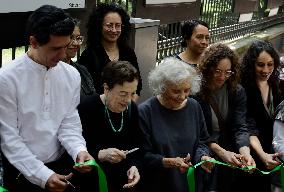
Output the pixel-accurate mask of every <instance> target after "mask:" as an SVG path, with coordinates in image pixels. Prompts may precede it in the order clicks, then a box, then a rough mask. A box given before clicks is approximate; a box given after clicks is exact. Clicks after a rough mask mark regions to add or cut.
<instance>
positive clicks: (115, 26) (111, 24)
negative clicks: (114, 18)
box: [103, 23, 123, 31]
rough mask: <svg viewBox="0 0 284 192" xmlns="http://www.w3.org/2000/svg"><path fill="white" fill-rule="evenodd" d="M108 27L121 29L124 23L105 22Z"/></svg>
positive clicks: (109, 29) (109, 28)
mask: <svg viewBox="0 0 284 192" xmlns="http://www.w3.org/2000/svg"><path fill="white" fill-rule="evenodd" d="M103 25H104V26H105V27H106V30H108V31H112V30H113V29H115V30H116V31H121V29H122V27H123V24H122V23H104V24H103Z"/></svg>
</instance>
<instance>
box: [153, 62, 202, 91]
mask: <svg viewBox="0 0 284 192" xmlns="http://www.w3.org/2000/svg"><path fill="white" fill-rule="evenodd" d="M148 80H149V87H150V89H152V92H153V94H154V95H159V94H161V93H163V92H164V91H165V90H166V89H167V85H169V84H173V85H178V84H179V83H180V82H182V81H185V80H189V82H188V83H189V84H190V94H191V95H195V94H196V93H198V92H199V90H200V84H201V76H200V75H199V74H198V73H197V71H196V69H195V68H194V67H192V66H190V65H189V64H186V63H185V62H183V61H181V60H180V59H178V58H175V57H168V58H166V59H164V60H163V61H162V62H161V63H160V64H159V65H158V66H156V67H155V68H154V69H153V70H152V71H150V73H149V77H148Z"/></svg>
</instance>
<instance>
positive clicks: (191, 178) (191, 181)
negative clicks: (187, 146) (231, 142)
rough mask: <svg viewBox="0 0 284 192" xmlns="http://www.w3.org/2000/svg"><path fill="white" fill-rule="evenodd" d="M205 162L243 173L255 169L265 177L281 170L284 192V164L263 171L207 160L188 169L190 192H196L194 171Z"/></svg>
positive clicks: (252, 167) (283, 190) (283, 189)
mask: <svg viewBox="0 0 284 192" xmlns="http://www.w3.org/2000/svg"><path fill="white" fill-rule="evenodd" d="M205 162H212V163H215V164H218V165H223V166H227V167H231V168H234V169H240V170H243V171H250V170H252V169H255V170H257V171H259V172H260V173H262V174H263V175H268V174H270V173H273V172H275V171H278V170H281V184H282V186H283V187H282V192H284V167H283V163H281V164H279V165H277V166H276V167H274V168H273V169H272V170H271V171H261V170H260V169H258V168H256V167H255V166H247V167H243V168H241V167H235V166H232V165H230V164H227V163H223V162H220V161H217V160H212V159H211V160H207V161H201V162H199V163H197V164H195V165H194V166H191V167H189V168H188V171H187V184H188V188H189V191H190V192H195V178H194V170H195V169H196V168H197V167H198V166H201V165H202V164H203V163H205Z"/></svg>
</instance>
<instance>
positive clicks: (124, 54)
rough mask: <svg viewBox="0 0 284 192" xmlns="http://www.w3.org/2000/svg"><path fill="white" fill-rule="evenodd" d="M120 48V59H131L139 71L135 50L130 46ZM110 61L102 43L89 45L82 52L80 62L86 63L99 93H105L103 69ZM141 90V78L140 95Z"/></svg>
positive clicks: (138, 92)
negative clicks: (102, 77) (93, 45)
mask: <svg viewBox="0 0 284 192" xmlns="http://www.w3.org/2000/svg"><path fill="white" fill-rule="evenodd" d="M118 48H119V60H120V61H129V62H130V63H131V64H132V65H133V66H134V67H135V68H136V69H137V70H138V71H139V66H138V62H137V57H136V55H135V52H134V50H133V49H131V48H130V47H128V46H119V47H118ZM110 61H111V60H110V59H109V57H108V55H107V53H106V51H105V49H104V47H103V46H102V45H101V44H98V45H97V46H95V47H94V48H93V47H88V48H87V49H85V50H84V51H83V52H82V54H81V56H80V59H79V64H80V65H84V66H85V67H86V68H87V69H88V71H89V72H90V74H91V76H92V78H93V81H94V85H95V88H96V92H97V93H98V94H102V93H103V86H102V79H101V73H102V71H103V68H104V67H105V66H106V64H107V63H108V62H110ZM141 90H142V79H141V78H140V79H139V82H138V86H137V94H138V95H140V92H141Z"/></svg>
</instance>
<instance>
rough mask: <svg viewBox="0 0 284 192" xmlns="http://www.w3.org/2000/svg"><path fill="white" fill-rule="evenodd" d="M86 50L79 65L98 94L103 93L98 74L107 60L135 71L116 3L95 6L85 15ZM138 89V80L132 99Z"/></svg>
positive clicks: (125, 21)
mask: <svg viewBox="0 0 284 192" xmlns="http://www.w3.org/2000/svg"><path fill="white" fill-rule="evenodd" d="M87 29H88V31H87V48H86V49H85V50H84V51H83V52H82V54H81V56H80V59H79V64H81V65H84V66H85V67H87V69H88V71H89V72H90V73H91V75H92V77H93V81H94V85H95V89H96V92H97V93H98V94H102V93H103V86H102V80H101V73H102V70H103V68H104V67H105V65H106V64H107V63H108V62H110V61H118V60H120V61H129V62H130V63H131V64H132V65H133V66H134V67H135V68H136V69H137V70H138V72H139V67H138V62H137V57H136V55H135V52H134V50H133V49H131V48H130V47H129V46H128V45H127V44H126V40H127V36H128V33H129V30H130V23H129V16H128V14H127V12H126V11H125V10H124V9H123V8H121V7H119V6H118V5H116V4H105V3H101V4H98V5H97V6H96V7H95V8H94V9H93V12H92V13H91V14H90V16H89V21H88V24H87ZM141 89H142V80H141V78H139V83H138V88H137V94H136V97H135V98H136V99H134V100H137V99H138V95H139V94H140V91H141Z"/></svg>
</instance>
